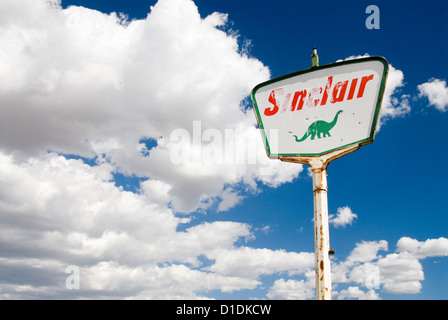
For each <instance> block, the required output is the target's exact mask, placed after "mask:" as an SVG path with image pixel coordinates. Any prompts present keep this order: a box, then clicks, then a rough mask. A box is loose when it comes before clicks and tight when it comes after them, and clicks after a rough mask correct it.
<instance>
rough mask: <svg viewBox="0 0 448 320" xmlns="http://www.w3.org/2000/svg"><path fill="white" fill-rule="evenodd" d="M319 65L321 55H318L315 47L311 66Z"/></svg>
mask: <svg viewBox="0 0 448 320" xmlns="http://www.w3.org/2000/svg"><path fill="white" fill-rule="evenodd" d="M318 66H319V56H318V55H317V48H313V54H312V55H311V68H314V67H318Z"/></svg>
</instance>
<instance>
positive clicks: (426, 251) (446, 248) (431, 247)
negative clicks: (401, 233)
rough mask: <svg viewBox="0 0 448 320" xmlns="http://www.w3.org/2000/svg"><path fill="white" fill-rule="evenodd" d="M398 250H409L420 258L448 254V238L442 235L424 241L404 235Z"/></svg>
mask: <svg viewBox="0 0 448 320" xmlns="http://www.w3.org/2000/svg"><path fill="white" fill-rule="evenodd" d="M397 251H398V252H406V251H407V252H409V253H411V254H412V255H413V256H415V257H417V258H419V259H424V258H428V257H440V256H448V239H447V238H443V237H441V238H439V239H428V240H426V241H423V242H422V241H418V240H415V239H412V238H409V237H402V238H400V240H398V242H397Z"/></svg>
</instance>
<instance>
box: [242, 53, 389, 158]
mask: <svg viewBox="0 0 448 320" xmlns="http://www.w3.org/2000/svg"><path fill="white" fill-rule="evenodd" d="M368 61H379V62H381V63H382V64H383V66H384V70H383V76H382V79H381V85H380V91H379V94H378V100H377V102H376V107H375V115H374V118H373V124H372V129H371V132H370V136H369V137H368V138H366V139H363V140H359V141H356V142H352V143H349V144H346V145H344V146H341V147H338V148H334V149H331V150H327V151H324V152H321V153H313V154H311V153H282V154H271V150H270V146H269V141H268V139H267V136H266V132H265V128H264V126H263V122H262V121H261V116H260V111H259V109H258V104H257V101H256V99H255V94H256V92H257V90H259V89H260V88H263V87H265V86H267V85H270V84H273V83H276V82H279V81H282V80H285V79H289V78H292V77H296V76H299V75H303V74H306V73H311V72H314V71H318V70H322V69H330V68H334V67H340V66H343V65H349V64H356V63H363V62H368ZM388 73H389V64H388V63H387V60H386V59H385V58H383V57H365V58H358V59H352V60H345V61H341V62H335V63H330V64H326V65H323V66H319V67H314V68H310V69H305V70H301V71H297V72H293V73H289V74H286V75H284V76H281V77H277V78H274V79H271V80H268V81H265V82H262V83H259V84H258V85H256V86H255V87H254V88H253V89H252V92H251V95H250V97H251V99H252V104H253V107H254V111H255V116H256V118H257V122H258V126H259V127H260V130H261V133H262V137H263V142H264V145H265V148H266V153H267V155H268V157H269V158H274V159H276V158H278V157H311V156H321V155H324V154H327V153H330V152H332V151H335V150H339V149H342V148H346V147H349V146H352V145H356V144H359V145H361V146H362V145H366V144H369V143H372V142H373V140H374V139H375V131H376V125H377V122H378V118H379V113H380V109H381V104H382V101H383V96H384V90H385V87H386V81H387V75H388Z"/></svg>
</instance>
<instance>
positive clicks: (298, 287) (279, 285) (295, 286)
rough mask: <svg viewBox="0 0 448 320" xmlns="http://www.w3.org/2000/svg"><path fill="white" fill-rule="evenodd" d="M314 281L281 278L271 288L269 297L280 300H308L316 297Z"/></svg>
mask: <svg viewBox="0 0 448 320" xmlns="http://www.w3.org/2000/svg"><path fill="white" fill-rule="evenodd" d="M314 286H315V284H314V282H313V281H304V280H300V281H298V280H286V281H285V279H279V280H276V281H275V282H274V284H273V285H272V287H271V288H270V289H269V292H268V294H267V297H268V298H269V299H279V300H307V299H312V298H314V297H315V293H314Z"/></svg>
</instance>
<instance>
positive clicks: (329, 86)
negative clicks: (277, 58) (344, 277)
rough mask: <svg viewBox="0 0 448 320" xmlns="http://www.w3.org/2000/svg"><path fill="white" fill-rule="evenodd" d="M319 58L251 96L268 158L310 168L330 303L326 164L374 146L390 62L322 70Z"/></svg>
mask: <svg viewBox="0 0 448 320" xmlns="http://www.w3.org/2000/svg"><path fill="white" fill-rule="evenodd" d="M315 55H316V56H317V54H316V51H315V50H314V54H313V58H314V59H313V60H312V61H313V67H312V68H310V69H306V70H303V71H299V72H295V73H291V74H288V75H285V76H282V77H279V78H275V79H272V80H269V81H266V82H263V83H260V84H258V85H257V86H256V87H255V88H254V89H253V90H252V94H251V98H252V103H253V105H254V111H255V115H256V118H257V122H258V125H259V128H260V131H261V135H262V138H263V142H264V144H265V148H266V153H267V155H268V157H269V158H271V159H279V160H281V161H286V162H293V163H300V164H307V165H310V166H311V171H312V173H313V196H314V235H315V237H314V241H315V270H316V298H317V299H318V300H330V299H332V295H331V267H330V257H329V255H330V237H329V225H328V199H327V166H328V164H329V163H330V162H331V161H333V160H335V159H337V158H340V157H342V156H344V155H346V154H348V153H351V152H353V151H355V150H358V149H359V148H360V147H361V146H363V145H366V144H369V143H372V142H373V140H374V137H375V130H376V124H377V121H378V117H379V112H380V108H381V102H382V98H383V94H384V89H385V85H386V79H387V74H388V64H387V61H386V60H385V59H384V58H382V57H367V58H360V59H353V60H348V61H343V62H337V63H333V64H328V65H324V66H319V64H318V58H317V59H316V56H315ZM316 61H317V63H316Z"/></svg>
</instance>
